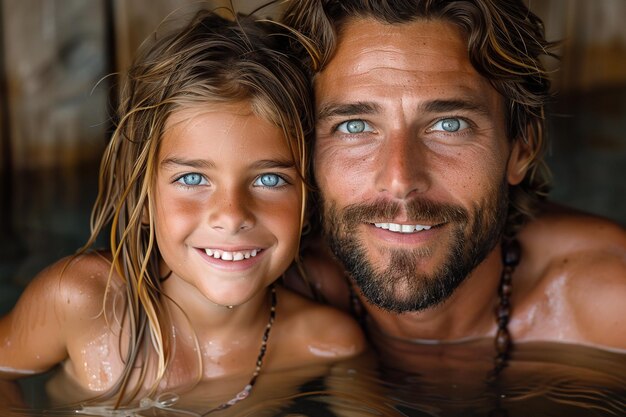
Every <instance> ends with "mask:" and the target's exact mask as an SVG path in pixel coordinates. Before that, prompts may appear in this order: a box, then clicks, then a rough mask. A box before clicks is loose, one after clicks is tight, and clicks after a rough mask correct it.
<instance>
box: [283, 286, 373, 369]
mask: <svg viewBox="0 0 626 417" xmlns="http://www.w3.org/2000/svg"><path fill="white" fill-rule="evenodd" d="M277 291H278V307H277V312H276V314H277V317H276V320H277V323H279V321H280V322H281V323H282V325H281V326H280V330H279V332H277V333H278V334H277V336H278V337H279V338H280V339H281V343H284V345H287V346H290V347H291V349H290V351H291V352H290V356H292V357H293V359H294V360H295V359H296V357H297V358H298V359H297V361H296V363H297V362H298V361H300V362H302V363H305V364H306V363H316V362H317V363H319V362H332V361H337V360H342V359H345V358H349V357H352V356H355V355H358V354H359V353H361V352H362V351H363V350H364V349H365V338H364V336H363V332H362V331H361V328H360V327H359V325H358V323H357V322H356V321H355V320H354V319H353V318H352V317H351V316H349V315H348V314H347V313H345V312H343V311H341V310H338V309H336V308H334V307H331V306H328V305H323V304H319V303H316V302H314V301H311V300H309V299H307V298H305V297H303V296H301V295H299V294H296V293H295V292H293V291H291V290H289V289H286V288H283V287H277Z"/></svg>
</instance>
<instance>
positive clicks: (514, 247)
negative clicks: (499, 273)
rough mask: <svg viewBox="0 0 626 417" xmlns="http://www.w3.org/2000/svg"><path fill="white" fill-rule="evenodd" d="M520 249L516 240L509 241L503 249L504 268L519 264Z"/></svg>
mask: <svg viewBox="0 0 626 417" xmlns="http://www.w3.org/2000/svg"><path fill="white" fill-rule="evenodd" d="M521 252H522V249H521V247H520V245H519V242H518V241H517V240H511V241H510V242H508V244H506V245H505V246H504V248H503V252H502V262H503V263H504V265H505V266H517V264H519V260H520V255H521Z"/></svg>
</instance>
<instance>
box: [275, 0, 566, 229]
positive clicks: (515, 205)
mask: <svg viewBox="0 0 626 417" xmlns="http://www.w3.org/2000/svg"><path fill="white" fill-rule="evenodd" d="M286 1H287V8H286V10H285V12H284V15H283V18H282V22H283V23H284V24H285V25H288V26H291V27H293V28H294V29H295V30H298V31H300V32H301V33H302V34H303V35H304V36H306V37H307V38H308V39H309V41H310V42H311V43H312V44H313V45H314V47H315V51H316V53H315V54H311V53H310V49H311V48H310V47H307V48H303V47H302V45H298V44H294V50H295V51H300V52H301V59H302V60H303V61H304V62H306V63H307V67H308V70H309V72H310V75H311V76H312V77H314V76H315V74H316V73H317V72H319V71H322V70H323V69H324V67H325V66H326V65H327V64H328V62H329V61H330V60H331V59H332V56H333V54H334V51H335V48H336V45H337V42H338V38H339V37H341V31H342V28H343V27H344V25H345V24H346V23H347V22H349V21H351V20H353V19H357V18H371V19H375V20H378V21H380V22H383V23H388V24H402V23H407V22H412V21H415V20H418V19H440V20H444V21H447V22H451V23H452V24H454V25H456V26H457V27H459V28H460V29H461V30H462V31H463V33H464V34H465V36H466V37H467V51H468V57H469V59H470V61H471V63H472V65H473V66H474V68H475V69H476V70H477V71H478V72H479V73H480V74H481V75H482V76H483V77H485V78H486V79H488V80H489V81H490V82H491V84H492V85H493V87H494V88H495V89H496V90H497V91H498V92H499V93H500V94H501V95H502V97H503V98H504V101H505V117H506V126H507V136H508V138H509V140H511V141H515V140H522V141H523V142H524V143H525V144H526V145H527V146H528V149H529V151H530V158H529V160H528V162H527V168H528V169H527V173H526V176H525V178H524V179H523V181H522V182H521V183H520V184H519V185H516V186H511V187H510V189H509V196H510V203H509V213H508V218H507V222H506V225H505V230H504V235H505V237H507V238H511V237H513V236H514V235H515V233H516V232H517V230H518V229H519V228H520V226H521V225H522V224H523V223H524V222H525V221H526V220H528V219H529V218H531V217H532V216H533V215H534V214H535V212H536V211H537V209H538V207H539V203H540V202H541V201H542V200H544V199H545V197H546V196H547V194H548V192H549V190H550V177H551V176H550V172H549V169H548V167H547V165H546V163H545V161H544V155H545V151H546V148H547V144H546V140H545V136H544V130H545V127H544V124H545V121H544V118H545V116H544V106H545V104H546V101H547V100H548V99H549V97H550V96H551V93H550V80H549V78H548V72H547V71H546V69H545V68H544V65H543V63H542V61H541V58H542V57H545V56H554V54H553V53H551V52H550V50H551V49H552V48H553V47H554V46H555V44H554V43H552V42H548V41H546V39H545V36H544V27H543V22H542V21H541V20H540V19H539V18H538V17H537V16H536V15H535V14H533V13H532V12H531V11H530V10H529V9H528V8H527V7H526V6H525V5H524V3H523V2H522V1H521V0H286Z"/></svg>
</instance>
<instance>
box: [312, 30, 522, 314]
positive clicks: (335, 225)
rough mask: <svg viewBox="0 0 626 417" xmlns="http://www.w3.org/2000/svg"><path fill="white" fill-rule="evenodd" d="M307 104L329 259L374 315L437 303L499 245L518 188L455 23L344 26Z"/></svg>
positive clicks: (487, 88)
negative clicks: (313, 108)
mask: <svg viewBox="0 0 626 417" xmlns="http://www.w3.org/2000/svg"><path fill="white" fill-rule="evenodd" d="M315 95H316V103H317V116H318V122H317V140H316V144H315V154H314V162H315V166H314V172H315V177H316V181H317V183H318V185H319V188H320V190H321V196H322V202H323V214H324V228H325V232H326V234H327V236H328V238H329V241H330V244H331V247H332V249H333V252H334V253H335V254H336V255H337V257H338V258H339V259H340V260H341V261H342V262H343V263H344V265H345V266H346V268H347V269H348V271H349V272H350V273H351V275H352V277H353V279H354V280H355V281H356V283H357V284H358V285H359V287H360V289H361V291H362V292H363V293H364V295H365V296H366V297H367V298H368V300H369V301H370V302H371V303H373V304H375V305H378V306H379V307H382V308H384V309H387V310H390V311H396V312H403V311H416V310H421V309H424V308H427V307H430V306H433V305H436V304H438V303H440V302H442V301H443V300H445V299H446V298H447V297H448V296H449V295H450V294H451V293H452V292H453V291H454V289H455V288H456V287H457V286H458V285H459V284H460V283H461V282H462V281H463V279H465V277H466V276H467V275H468V274H469V273H470V272H471V271H472V270H473V269H474V268H475V267H476V265H478V264H479V263H480V262H481V261H482V260H483V259H484V258H485V257H486V256H487V254H488V253H489V252H490V251H491V250H492V249H493V247H494V246H495V244H496V243H497V242H498V241H499V238H500V234H501V230H502V225H503V222H504V219H505V216H506V210H507V204H508V198H507V189H508V184H509V183H515V182H518V181H519V180H521V177H520V174H519V172H520V171H521V170H522V169H521V168H520V166H521V159H522V158H521V157H519V155H520V153H519V152H517V151H515V152H513V155H514V157H513V158H512V160H511V161H509V156H510V155H511V150H512V147H511V145H510V144H509V141H508V140H507V138H506V135H505V125H504V123H505V122H504V120H505V117H504V112H503V100H502V98H501V97H500V95H499V94H498V93H497V92H496V91H495V90H494V89H493V87H492V86H491V85H490V84H489V82H488V81H487V80H486V79H484V78H483V77H481V76H480V75H479V74H478V73H477V72H476V71H475V70H474V68H473V67H472V65H471V64H470V62H469V60H468V58H467V46H466V42H465V39H464V37H463V36H462V34H461V32H460V31H459V30H458V29H456V27H455V26H453V25H452V24H450V23H446V22H443V21H415V22H412V23H408V24H402V25H388V24H382V23H379V22H377V21H375V20H372V19H363V20H352V21H350V22H348V23H347V24H346V25H345V26H344V30H343V31H342V32H341V37H340V41H339V44H338V49H337V51H336V53H335V55H334V56H333V59H332V60H331V62H330V63H329V65H328V66H327V67H326V68H325V69H324V70H323V71H322V72H320V73H319V74H318V75H317V76H316V78H315ZM517 146H518V145H515V147H517Z"/></svg>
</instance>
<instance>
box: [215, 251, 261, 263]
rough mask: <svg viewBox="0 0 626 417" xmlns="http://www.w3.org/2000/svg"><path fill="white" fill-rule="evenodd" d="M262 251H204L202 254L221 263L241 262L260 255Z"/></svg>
mask: <svg viewBox="0 0 626 417" xmlns="http://www.w3.org/2000/svg"><path fill="white" fill-rule="evenodd" d="M262 251H263V249H252V250H249V251H248V250H243V251H233V252H230V251H226V250H221V249H208V248H207V249H205V250H204V252H205V253H206V254H207V255H208V256H211V257H213V258H215V259H221V260H223V261H233V262H237V261H243V260H244V259H250V258H254V257H255V256H257V255H258V254H259V253H261V252H262Z"/></svg>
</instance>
